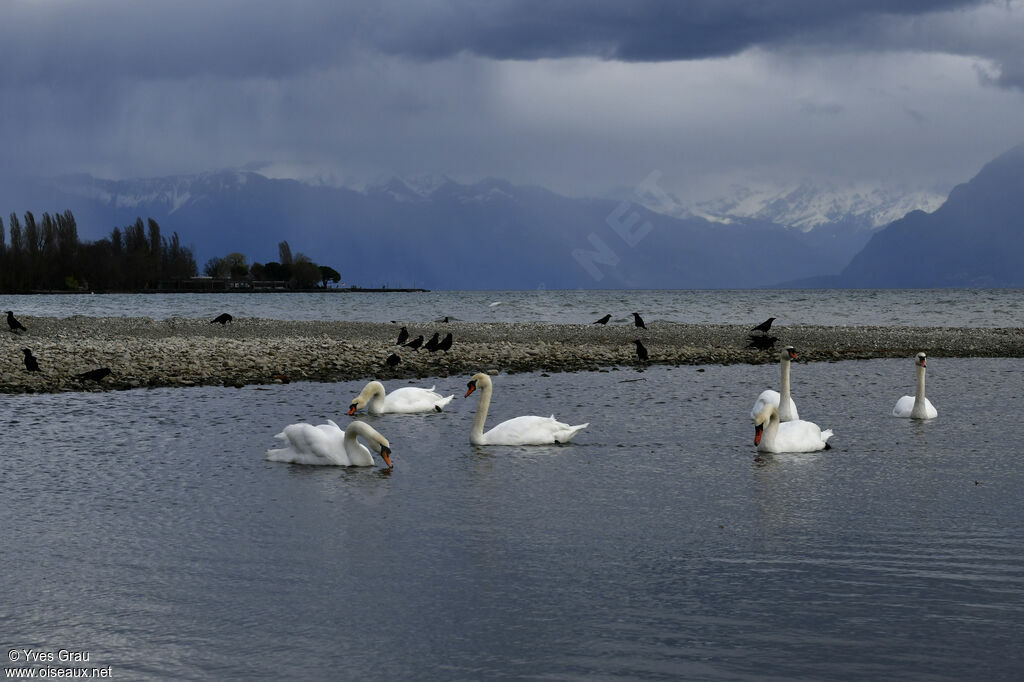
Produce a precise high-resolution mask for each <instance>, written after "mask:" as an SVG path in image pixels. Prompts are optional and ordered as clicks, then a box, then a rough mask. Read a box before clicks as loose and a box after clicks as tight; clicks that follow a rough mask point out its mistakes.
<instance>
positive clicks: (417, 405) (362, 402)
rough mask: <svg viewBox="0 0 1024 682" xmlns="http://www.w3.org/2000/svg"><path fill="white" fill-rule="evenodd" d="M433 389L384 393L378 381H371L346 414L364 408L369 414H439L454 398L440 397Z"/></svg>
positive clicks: (412, 388)
mask: <svg viewBox="0 0 1024 682" xmlns="http://www.w3.org/2000/svg"><path fill="white" fill-rule="evenodd" d="M435 388H436V386H431V387H430V388H416V387H414V386H405V387H403V388H399V389H396V390H394V391H392V392H391V393H386V392H385V391H384V384H382V383H380V382H379V381H371V382H370V383H368V384H366V386H364V387H363V390H362V391H361V392H360V393H359V395H357V396H356V397H355V398H353V399H352V404H351V405H349V407H348V413H349V415H353V414H355V413H356V411H357V410H362V409H364V408H365V409H366V411H367V412H369V413H370V414H388V413H397V414H415V413H418V412H440V411H441V410H442V409H443V408H444V406H445V405H447V404H448V403H450V402H451V401H452V399H453V398H454V397H455V396H454V395H450V396H448V397H447V398H445V397H442V396H441V394H440V393H435V392H434V389H435Z"/></svg>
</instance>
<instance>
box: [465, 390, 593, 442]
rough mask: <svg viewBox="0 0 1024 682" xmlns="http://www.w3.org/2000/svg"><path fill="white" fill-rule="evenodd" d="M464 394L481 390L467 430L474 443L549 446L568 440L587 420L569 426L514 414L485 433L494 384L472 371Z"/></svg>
mask: <svg viewBox="0 0 1024 682" xmlns="http://www.w3.org/2000/svg"><path fill="white" fill-rule="evenodd" d="M467 387H468V388H467V390H466V396H465V397H467V398H468V397H469V394H470V393H472V392H473V391H475V390H477V389H478V388H479V389H480V402H479V403H478V404H477V408H476V417H475V418H474V419H473V427H472V428H471V429H470V432H469V442H470V443H472V444H473V445H549V444H551V443H568V442H569V441H570V440H571V439H572V437H573V436H575V435H576V434H577V433H579V432H580V431H582V430H583V429H585V428H587V427H588V426H589V425H590V423H589V422H588V423H586V424H578V425H576V426H570V425H569V424H564V423H562V422H560V421H558V420H556V419H555V415H551V416H550V417H533V416H526V417H515V418H514V419H509V420H508V421H504V422H502V423H500V424H498V425H497V426H495V427H494V428H493V429H491V430H490V431H488V432H487V433H484V422H486V421H487V411H488V409H489V408H490V406H491V393H492V392H493V390H494V388H493V384H492V383H491V377H489V376H488V375H486V374H483V373H480V374H474V375H473V377H472V378H471V379H470V380H469V383H468V384H467Z"/></svg>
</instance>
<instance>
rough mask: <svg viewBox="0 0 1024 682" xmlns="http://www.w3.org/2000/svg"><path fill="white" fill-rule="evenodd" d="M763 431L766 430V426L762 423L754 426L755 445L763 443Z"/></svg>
mask: <svg viewBox="0 0 1024 682" xmlns="http://www.w3.org/2000/svg"><path fill="white" fill-rule="evenodd" d="M763 431H764V426H763V425H762V424H758V425H757V426H755V427H754V445H760V444H761V433H762V432H763Z"/></svg>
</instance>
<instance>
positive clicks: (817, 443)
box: [754, 405, 832, 452]
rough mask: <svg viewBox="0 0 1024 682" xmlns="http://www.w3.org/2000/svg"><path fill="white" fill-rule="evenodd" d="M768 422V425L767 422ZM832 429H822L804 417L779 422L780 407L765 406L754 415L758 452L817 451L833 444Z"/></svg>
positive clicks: (755, 442) (755, 440) (755, 441)
mask: <svg viewBox="0 0 1024 682" xmlns="http://www.w3.org/2000/svg"><path fill="white" fill-rule="evenodd" d="M766 423H767V426H765V424H766ZM831 437H832V429H827V430H825V431H822V430H821V428H819V427H818V425H817V424H815V423H814V422H806V421H803V420H802V419H796V420H794V421H789V422H784V423H779V409H778V408H777V407H775V406H774V405H765V407H764V408H763V409H762V410H761V411H760V412H759V413H758V415H757V416H756V417H754V444H755V445H756V446H757V451H758V452H815V451H817V450H825V449H827V448H830V447H831V446H830V445H829V444H828V442H827V441H828V439H829V438H831Z"/></svg>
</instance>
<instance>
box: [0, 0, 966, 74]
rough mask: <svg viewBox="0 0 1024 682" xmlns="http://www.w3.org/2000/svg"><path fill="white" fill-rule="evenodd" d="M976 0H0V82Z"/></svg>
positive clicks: (668, 39) (767, 22) (688, 54)
mask: <svg viewBox="0 0 1024 682" xmlns="http://www.w3.org/2000/svg"><path fill="white" fill-rule="evenodd" d="M978 4H979V2H978V0H928V1H926V0H831V1H824V0H778V1H774V2H768V1H751V0H690V1H689V2H671V1H665V0H639V1H624V0H615V1H614V2H612V1H609V0H562V1H559V0H554V1H547V2H545V1H541V0H523V1H516V2H512V1H510V0H496V1H494V2H479V3H470V2H465V1H453V0H446V1H440V2H436V1H435V2H431V1H430V0H426V1H425V2H422V1H415V2H413V1H405V0H401V1H400V0H382V1H381V2H358V1H357V2H343V3H339V2H334V0H293V1H292V2H288V3H279V2H243V1H242V0H229V1H224V2H207V1H205V0H204V1H202V2H194V1H191V2H190V1H187V0H186V1H179V2H158V1H145V2H139V1H138V0H105V1H104V0H101V1H98V2H68V1H62V0H57V1H54V2H34V1H31V0H8V1H7V2H5V3H4V4H3V7H0V63H2V64H3V69H2V70H0V83H8V84H10V83H32V82H50V83H52V82H55V81H57V82H59V81H77V80H81V79H83V78H84V79H87V80H91V79H92V78H93V77H96V76H98V75H100V74H102V75H103V76H104V77H107V78H118V77H129V78H131V77H137V78H143V79H154V78H158V79H159V78H171V79H173V78H181V77H189V76H197V75H217V76H227V77H233V78H237V77H281V76H284V75H287V74H292V73H296V72H303V71H306V70H309V69H316V68H322V67H324V66H327V65H331V64H337V63H338V62H339V61H344V59H345V58H346V55H347V53H348V50H350V49H351V48H352V47H353V46H359V47H361V48H364V49H371V50H373V51H380V52H383V53H386V54H391V55H396V56H403V57H408V58H411V59H417V60H432V59H440V58H446V57H450V56H453V55H456V54H459V53H461V52H469V53H472V54H475V55H478V56H482V57H488V58H496V59H525V60H531V59H537V58H561V57H576V56H596V57H600V58H604V59H613V60H622V61H670V60H687V59H701V58H709V57H719V56H726V55H731V54H736V53H739V52H742V51H743V50H745V49H747V48H750V47H752V46H768V47H771V46H788V45H792V44H801V43H803V42H807V41H809V42H812V43H813V42H821V40H822V36H827V37H828V38H827V39H828V40H829V41H831V40H834V39H835V37H836V36H840V37H841V36H847V37H848V38H849V37H855V39H857V40H860V39H864V40H867V41H872V40H874V38H873V36H872V33H873V32H874V27H875V26H877V25H878V22H879V21H882V22H892V21H895V20H897V19H899V18H900V17H904V18H906V17H913V16H916V15H927V14H932V13H935V12H941V11H943V10H950V9H956V8H962V7H968V6H972V5H978Z"/></svg>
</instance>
